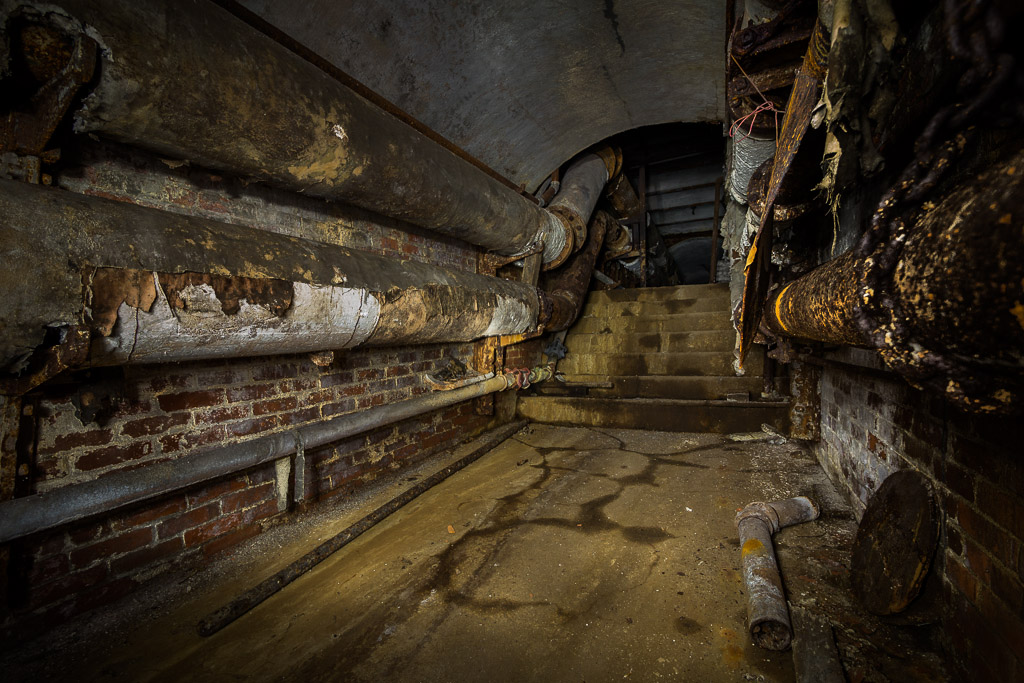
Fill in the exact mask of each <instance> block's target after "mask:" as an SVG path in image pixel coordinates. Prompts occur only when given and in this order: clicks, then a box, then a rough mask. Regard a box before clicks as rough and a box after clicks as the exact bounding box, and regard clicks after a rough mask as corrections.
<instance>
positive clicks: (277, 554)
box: [6, 425, 944, 683]
mask: <svg viewBox="0 0 1024 683" xmlns="http://www.w3.org/2000/svg"><path fill="white" fill-rule="evenodd" d="M761 436H763V435H761ZM755 438H757V439H758V440H751V441H733V440H731V439H730V438H729V437H723V436H720V435H711V434H678V433H655V432H640V431H629V430H601V431H598V430H592V429H584V428H566V427H550V426H543V425H531V426H529V427H527V428H526V429H524V430H523V431H521V432H520V433H518V434H517V435H515V436H514V437H513V438H511V439H509V440H508V441H506V442H505V443H503V444H501V445H500V446H499V447H497V448H496V449H494V450H493V451H491V452H490V453H488V454H486V455H484V456H483V457H482V458H481V459H480V460H478V461H477V462H475V463H474V464H472V465H470V466H469V467H467V468H466V469H465V470H463V471H461V472H459V473H457V474H455V475H454V476H452V477H451V478H449V479H448V480H446V481H445V482H444V483H442V484H440V485H438V486H437V487H435V488H433V489H431V490H430V491H428V492H427V493H425V494H424V495H422V496H420V497H419V498H418V499H416V500H415V501H413V502H412V503H410V504H409V505H407V506H406V507H405V508H403V509H402V510H400V511H399V512H397V513H396V514H394V515H392V516H391V517H390V518H388V519H387V520H385V521H384V522H382V523H381V524H379V525H378V526H376V527H375V528H373V529H372V530H370V531H369V532H367V533H366V534H364V535H363V536H361V537H360V538H359V539H357V540H356V541H354V542H353V543H351V544H350V545H349V546H347V547H346V548H344V549H343V550H341V551H340V552H338V553H337V554H335V555H334V556H332V557H331V558H329V559H328V560H326V561H325V562H324V563H322V564H321V565H320V566H318V567H317V568H316V569H314V570H313V571H311V572H310V573H309V574H307V575H306V576H304V577H302V578H301V579H299V580H297V581H296V582H295V583H293V584H292V585H290V586H288V587H287V588H285V589H284V590H283V591H281V592H280V593H279V594H277V595H276V596H274V597H273V598H271V599H270V600H268V601H267V602H266V603H264V604H263V605H261V606H260V607H258V608H256V609H255V610H253V611H252V612H251V613H249V614H247V615H245V616H243V617H242V618H241V619H239V620H238V621H237V622H235V623H234V624H232V625H230V626H228V627H227V628H226V629H224V630H223V631H221V632H220V633H217V634H215V635H213V636H211V637H209V638H200V637H199V636H197V635H196V633H195V623H196V621H197V620H198V619H199V618H200V617H201V616H203V615H204V614H205V613H206V612H208V611H212V610H213V609H215V608H217V607H219V606H220V605H221V604H223V603H224V602H225V601H227V600H229V599H230V598H231V597H232V596H234V595H235V594H237V593H238V592H240V591H241V590H243V589H244V588H246V587H248V586H249V585H252V583H254V582H255V581H258V580H259V579H260V578H263V577H264V576H266V575H268V574H270V573H272V572H273V571H275V570H276V569H277V568H278V567H280V566H283V565H284V564H287V563H288V562H289V561H291V560H292V559H294V558H295V557H297V556H299V555H301V554H302V553H303V552H304V551H305V550H308V549H310V548H312V547H314V546H315V545H316V544H317V543H319V542H320V540H322V539H323V538H326V537H328V536H329V535H330V534H333V533H336V532H337V530H339V529H341V528H344V526H345V525H347V524H349V523H351V521H353V520H355V519H357V518H358V517H360V516H361V515H362V514H365V512H366V511H367V510H369V509H372V508H373V507H375V506H376V505H378V504H380V502H381V500H382V499H386V498H388V497H390V496H392V495H394V492H395V491H396V490H399V489H400V488H401V487H402V486H408V485H409V483H408V482H409V481H410V480H413V479H415V478H418V477H420V476H422V472H424V471H427V472H429V471H433V470H434V469H437V468H438V467H440V465H439V464H438V462H437V461H432V462H431V463H430V464H429V465H424V466H421V467H420V468H419V469H418V470H417V471H413V472H408V471H407V472H403V473H402V478H401V479H399V480H397V481H392V482H390V483H388V484H387V485H385V486H381V487H378V488H377V490H376V491H375V492H371V493H370V494H367V495H364V496H363V497H362V499H361V500H360V501H358V502H359V503H361V505H349V506H348V507H347V508H346V509H344V510H343V511H341V512H339V511H337V510H335V511H333V512H332V511H326V512H323V513H321V514H320V515H314V516H312V517H311V518H310V519H307V520H306V521H305V522H304V523H303V524H304V526H301V525H298V526H297V525H287V526H281V527H278V528H276V529H273V530H271V531H270V532H268V533H267V534H264V535H263V537H261V538H259V539H256V542H254V543H253V544H252V545H250V546H248V547H247V548H245V549H242V550H240V551H239V552H238V553H236V554H235V556H234V557H231V558H227V559H225V560H223V561H221V562H220V563H218V565H217V566H216V567H215V568H214V571H213V572H210V571H208V572H204V574H203V575H202V576H199V577H183V578H182V579H181V582H180V583H177V584H175V585H169V586H165V587H164V589H163V593H159V594H156V597H154V596H152V595H151V596H148V597H147V596H140V597H138V598H136V599H135V601H134V604H133V605H131V606H129V607H128V608H122V612H123V610H124V609H128V611H129V614H124V613H121V614H118V613H117V612H116V611H111V612H110V613H109V614H98V615H95V616H94V617H93V618H92V619H91V620H89V621H86V622H83V623H81V624H78V625H70V626H69V631H68V632H67V633H65V634H64V644H63V646H61V647H56V648H55V647H54V641H52V640H51V641H49V646H48V647H46V648H44V649H42V650H38V651H37V652H36V654H34V655H33V654H32V649H31V648H26V649H25V650H23V651H22V652H21V653H20V654H19V658H20V659H19V660H17V661H8V662H6V664H7V665H8V666H14V667H15V669H14V670H15V671H19V670H20V671H21V672H22V673H24V674H25V677H33V678H35V677H37V676H39V675H46V676H54V675H58V676H59V675H62V674H63V675H67V674H69V673H71V672H73V673H74V674H75V678H76V679H78V680H96V681H126V680H130V681H184V680H187V681H225V680H247V681H264V680H265V681H302V682H304V683H308V682H313V681H383V680H387V681H394V682H401V681H410V682H411V681H544V682H551V681H590V682H596V681H612V680H615V681H620V680H640V681H654V680H658V679H665V680H682V681H747V680H750V681H791V680H793V679H794V671H793V662H792V656H791V654H790V653H789V652H784V653H770V652H766V651H763V650H760V649H758V648H756V647H754V646H753V645H752V644H751V643H750V641H749V638H748V636H747V633H746V628H745V609H746V608H745V596H744V591H743V584H742V580H741V578H740V573H739V566H740V565H739V548H738V541H737V537H736V531H735V526H734V523H733V517H734V515H735V512H736V511H737V509H739V508H741V507H743V506H744V505H745V504H746V503H748V502H750V501H753V500H773V499H778V498H783V497H788V496H792V495H798V494H806V495H810V496H811V497H813V498H815V499H817V500H818V502H819V503H820V504H821V505H822V507H823V510H824V514H823V516H822V518H821V519H819V520H818V521H815V522H811V523H808V524H805V525H801V526H798V527H792V528H790V529H785V530H783V531H781V532H780V533H779V534H778V535H777V537H776V538H777V541H778V546H779V556H780V563H781V564H782V567H783V572H784V577H785V580H786V584H787V590H788V591H789V594H790V599H791V601H792V602H793V603H794V604H800V605H802V606H804V607H808V608H810V609H813V610H816V611H819V612H822V613H824V614H826V615H827V616H828V618H829V619H831V620H832V621H833V623H835V624H836V634H837V640H838V643H839V647H840V650H841V652H842V653H843V658H844V665H845V666H846V669H847V675H848V676H849V677H850V680H853V681H858V680H929V681H934V680H943V678H944V676H943V674H942V670H941V667H940V666H939V665H938V663H937V659H936V658H935V657H934V656H926V655H922V654H921V651H922V649H927V647H928V645H929V641H928V640H927V635H928V634H926V633H924V632H922V631H921V630H920V629H911V631H912V632H911V633H910V634H909V635H908V634H907V633H906V632H902V631H901V633H900V634H897V635H895V636H893V635H891V634H889V632H888V631H887V630H886V629H889V628H891V627H889V626H886V625H879V624H877V623H875V622H872V621H871V620H870V619H867V618H866V617H864V615H862V614H860V613H859V612H858V610H857V608H856V605H853V604H852V602H851V601H852V598H850V597H849V594H848V591H847V590H846V588H845V585H844V582H845V577H846V570H847V566H848V561H847V560H848V558H847V552H848V551H846V550H845V549H846V548H848V547H849V545H850V544H851V543H852V538H853V532H854V530H855V522H854V521H853V518H852V515H851V514H850V512H849V509H848V508H846V507H845V505H844V503H843V502H842V501H841V500H840V499H839V498H838V497H837V496H836V494H835V492H834V490H833V489H832V487H831V485H830V484H829V483H828V481H827V479H826V478H825V476H824V474H823V472H822V471H821V469H820V468H819V467H818V466H817V464H816V463H814V461H813V460H811V459H810V457H809V456H808V455H807V454H806V453H805V452H804V451H803V449H801V448H799V447H798V446H795V445H792V444H789V443H785V444H770V443H768V442H766V441H764V440H763V438H759V437H755ZM456 456H457V454H456ZM453 457H454V456H453ZM10 670H11V669H10V668H9V669H8V671H10Z"/></svg>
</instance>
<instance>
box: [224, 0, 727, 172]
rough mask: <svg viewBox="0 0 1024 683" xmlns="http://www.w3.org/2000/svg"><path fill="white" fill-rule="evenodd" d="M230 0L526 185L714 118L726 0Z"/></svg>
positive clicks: (720, 104) (719, 112)
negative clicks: (611, 147)
mask: <svg viewBox="0 0 1024 683" xmlns="http://www.w3.org/2000/svg"><path fill="white" fill-rule="evenodd" d="M241 4H243V5H244V6H246V7H247V8H248V9H249V10H251V11H253V12H255V13H257V14H259V15H260V16H261V17H263V18H264V19H265V20H266V21H268V22H270V23H271V24H273V25H275V26H276V27H277V28H278V29H280V30H281V31H283V32H284V33H286V34H288V35H289V36H291V37H292V38H294V39H296V40H298V41H299V42H301V43H303V44H304V45H305V46H306V47H308V48H309V49H311V50H313V51H314V52H316V53H317V54H319V55H320V56H321V57H323V58H325V59H327V60H328V61H330V62H331V63H333V64H334V65H335V66H337V67H338V68H340V69H342V70H343V71H345V72H346V73H348V74H349V75H351V76H352V77H354V78H356V79H358V80H359V81H361V82H363V83H364V84H365V85H367V86H368V87H370V88H371V89H372V90H374V91H376V92H377V93H379V94H380V95H382V96H384V97H385V98H387V99H388V100H390V101H391V102H393V103H394V104H396V105H397V106H398V107H400V108H401V109H404V110H405V111H406V112H408V113H409V114H411V115H412V116H413V117H415V118H417V119H419V120H420V121H422V122H423V123H425V124H426V125H427V126H429V127H431V128H433V129H434V130H435V131H437V132H438V133H440V134H441V135H443V136H445V137H447V138H448V139H449V140H451V141H452V142H454V143H455V144H457V145H459V146H460V147H462V148H463V149H465V150H466V151H467V152H469V153H470V154H472V155H473V156H475V157H477V158H478V159H480V160H481V161H483V162H484V163H486V164H488V165H489V166H491V167H492V168H494V169H495V170H496V171H498V172H499V173H501V174H503V175H505V176H506V177H508V178H509V179H510V180H512V181H513V182H514V183H516V184H521V185H524V186H525V187H527V188H529V189H533V188H535V187H536V186H537V185H539V184H540V182H541V181H542V180H543V179H544V178H545V177H546V176H547V175H548V174H549V173H550V172H551V171H552V170H553V169H555V168H556V167H558V166H559V165H560V164H562V163H563V162H565V161H566V160H567V159H569V158H570V157H572V156H573V155H574V154H576V153H577V152H579V151H580V150H582V149H585V148H586V147H588V146H589V145H591V144H594V143H595V142H598V141H600V140H603V139H604V138H606V137H608V136H611V135H614V134H616V133H619V132H622V131H625V130H629V129H632V128H637V127H640V126H647V125H653V124H659V123H669V122H674V121H719V120H722V118H723V116H724V111H725V95H724V88H725V35H726V28H725V6H726V3H724V2H714V1H712V0H677V1H674V2H673V1H671V0H662V1H661V2H658V1H656V0H605V1H604V2H603V3H601V2H597V1H596V0H591V1H584V0H575V1H572V0H569V1H566V0H562V1H561V2H559V1H558V0H555V1H554V2H543V3H541V2H531V1H530V0H468V1H467V0H388V1H385V0H367V1H365V2H337V1H336V0H307V2H306V3H304V4H302V5H301V9H299V8H298V6H296V5H294V4H293V3H287V2H280V1H279V0H277V1H275V0H241Z"/></svg>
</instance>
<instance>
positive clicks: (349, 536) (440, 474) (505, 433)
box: [196, 378, 529, 637]
mask: <svg viewBox="0 0 1024 683" xmlns="http://www.w3.org/2000/svg"><path fill="white" fill-rule="evenodd" d="M499 379H500V378H499ZM528 423H529V420H519V421H518V422H512V423H510V424H507V425H503V426H501V427H498V428H497V429H494V430H492V431H491V432H488V433H487V434H485V435H484V436H483V437H481V439H480V440H479V441H478V443H477V445H476V447H475V448H474V449H473V450H472V451H471V452H470V453H469V454H467V455H466V456H464V457H462V458H460V459H459V460H456V461H455V462H453V463H452V464H450V465H448V466H447V467H444V468H442V469H440V470H438V471H437V472H435V473H434V474H432V475H430V476H429V477H427V478H426V479H424V480H423V481H421V482H419V483H418V484H416V485H415V486H413V487H411V488H409V489H406V490H405V491H404V492H403V493H401V494H399V495H398V496H396V497H395V498H392V499H391V500H390V501H388V502H387V503H385V504H384V505H381V506H380V507H379V508H377V509H376V510H374V511H373V512H371V513H370V514H368V515H366V516H365V517H363V518H362V519H360V520H359V521H358V522H356V523H355V524H353V525H352V526H350V527H348V528H346V529H345V530H344V531H342V532H341V533H339V534H337V535H335V536H334V537H332V538H329V539H327V540H326V541H324V542H323V543H321V544H320V545H318V546H317V547H316V548H314V549H313V550H311V551H310V552H308V553H306V554H305V555H303V556H302V557H300V558H299V559H297V560H295V561H294V562H292V563H291V564H289V565H288V566H287V567H285V568H284V569H282V570H281V571H279V572H277V573H276V574H274V575H272V576H269V577H267V578H266V579H264V580H263V581H261V582H260V583H258V584H257V585H255V586H253V587H252V588H250V589H249V590H247V591H245V592H244V593H242V594H241V595H239V596H238V597H237V598H235V599H234V600H232V601H231V602H229V603H228V604H226V605H224V606H223V607H221V608H220V609H218V610H216V611H215V612H211V613H210V614H208V615H207V616H206V617H204V618H203V619H202V620H201V621H200V622H199V624H198V625H197V627H196V630H197V631H198V632H199V635H201V636H204V637H205V636H211V635H213V634H214V633H216V632H217V631H220V630H221V629H222V628H224V627H225V626H227V625H228V624H230V623H232V622H233V621H235V620H236V619H238V618H239V617H241V616H242V615H244V614H245V613H246V612H248V611H249V610H251V609H253V608H254V607H256V606H258V605H260V604H261V603H263V602H264V601H266V600H267V599H268V598H269V597H271V596H272V595H274V594H275V593H277V592H278V591H280V590H281V589H282V588H284V587H285V586H287V585H288V584H290V583H291V582H292V581H295V580H296V579H297V578H299V577H300V576H302V575H303V574H305V573H306V572H308V571H309V570H310V569H312V568H313V567H315V566H317V565H318V564H320V563H321V562H323V561H324V560H326V559H327V558H328V557H330V556H331V555H333V554H334V553H336V552H337V551H339V550H341V549H342V548H344V547H345V546H346V545H348V544H349V543H351V542H352V541H354V540H355V539H356V538H358V537H359V536H360V535H362V534H363V533H365V532H366V531H369V530H370V529H371V528H373V527H374V526H376V524H377V523H378V522H380V521H381V520H383V519H385V518H386V517H387V516H388V515H390V514H391V513H393V512H395V511H396V510H398V509H399V508H401V507H402V506H404V505H406V504H407V503H409V502H411V501H412V500H413V499H414V498H416V497H418V496H420V495H421V494H423V493H425V492H426V491H428V490H429V489H431V488H433V487H434V486H437V485H438V484H440V483H441V482H442V481H444V480H445V479H447V478H448V477H450V476H451V475H453V474H455V473H456V472H458V471H459V470H461V469H462V468H464V467H465V466H466V465H469V464H470V463H472V462H473V461H475V460H477V459H478V458H479V457H480V456H481V455H483V454H484V453H486V452H488V451H490V450H491V449H492V448H494V447H495V446H497V445H498V444H500V443H501V442H502V441H504V440H505V439H507V438H508V437H510V436H512V435H513V434H515V433H516V432H518V431H519V430H520V429H522V428H523V427H524V426H526V425H527V424H528Z"/></svg>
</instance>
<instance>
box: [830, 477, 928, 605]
mask: <svg viewBox="0 0 1024 683" xmlns="http://www.w3.org/2000/svg"><path fill="white" fill-rule="evenodd" d="M938 521H939V520H938V515H937V510H936V505H935V495H934V493H933V492H932V487H931V485H930V484H929V483H928V480H927V479H925V478H924V477H923V476H922V475H921V474H920V473H919V472H914V471H912V470H902V471H900V472H895V473H894V474H891V475H889V476H888V477H887V478H886V480H885V481H884V482H882V485H881V486H880V487H879V489H878V491H877V492H876V493H875V495H874V496H872V498H871V500H870V501H869V502H868V506H867V509H866V510H865V511H864V516H863V517H862V518H861V521H860V526H859V527H858V528H857V538H856V539H855V540H854V542H853V551H852V554H851V562H850V583H851V585H852V587H853V592H854V594H855V595H856V596H857V598H858V599H859V600H860V601H861V604H863V605H864V607H866V608H867V610H868V611H869V612H871V613H872V614H882V615H885V614H896V613H898V612H902V611H903V610H905V609H906V608H907V607H908V606H909V605H910V603H911V602H912V601H913V600H914V598H916V597H917V596H918V594H919V593H920V592H921V587H922V585H923V584H924V580H925V578H926V577H927V576H928V571H929V569H930V568H931V564H932V557H933V556H934V555H935V544H936V543H937V541H938V536H939V525H938Z"/></svg>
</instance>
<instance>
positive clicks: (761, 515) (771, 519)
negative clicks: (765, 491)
mask: <svg viewBox="0 0 1024 683" xmlns="http://www.w3.org/2000/svg"><path fill="white" fill-rule="evenodd" d="M748 519H758V520H760V521H762V522H764V523H765V524H767V525H768V528H770V529H771V532H772V534H774V533H775V532H776V531H778V530H779V529H780V528H781V527H780V525H779V513H778V512H776V511H775V508H773V507H772V506H771V505H770V504H769V503H761V502H757V503H750V504H749V505H747V507H745V508H743V509H742V510H740V511H739V512H737V513H736V526H737V527H738V526H739V525H740V523H741V522H744V521H746V520H748Z"/></svg>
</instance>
